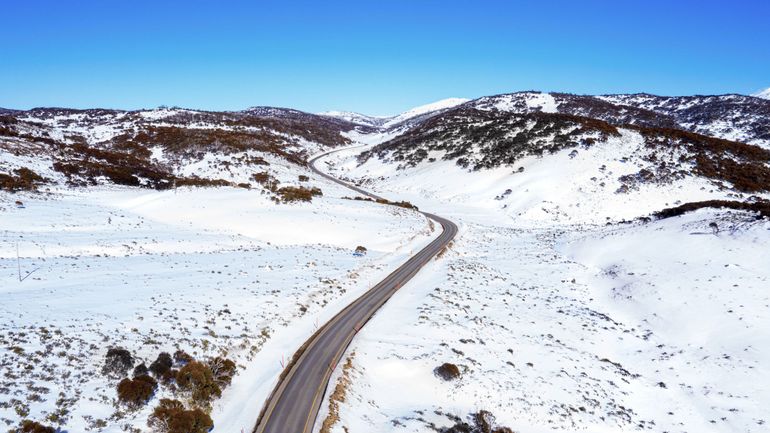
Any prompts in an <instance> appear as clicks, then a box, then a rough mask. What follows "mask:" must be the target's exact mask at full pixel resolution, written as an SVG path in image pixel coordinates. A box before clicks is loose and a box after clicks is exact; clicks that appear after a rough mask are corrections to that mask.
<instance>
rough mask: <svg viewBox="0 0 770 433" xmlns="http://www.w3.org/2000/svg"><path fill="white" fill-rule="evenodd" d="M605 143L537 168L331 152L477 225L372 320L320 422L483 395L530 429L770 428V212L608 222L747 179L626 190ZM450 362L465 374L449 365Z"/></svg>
mask: <svg viewBox="0 0 770 433" xmlns="http://www.w3.org/2000/svg"><path fill="white" fill-rule="evenodd" d="M631 144H633V143H631ZM581 152H582V151H581ZM591 152H594V154H593V155H590V156H587V157H586V158H585V160H581V159H580V156H578V157H577V158H570V157H568V155H567V153H568V152H563V154H561V153H560V154H556V155H553V156H549V157H548V158H543V159H537V158H532V159H529V160H526V161H522V165H523V166H525V167H526V170H525V171H524V172H523V173H512V172H511V170H510V169H507V170H504V169H499V170H497V171H491V172H490V171H485V172H481V173H467V172H464V171H463V170H461V169H459V168H457V167H456V166H454V163H453V162H438V163H434V164H422V165H419V166H417V167H415V168H413V169H407V170H404V171H402V172H394V171H393V166H386V165H384V164H380V163H379V162H378V161H374V160H370V161H369V162H367V163H366V164H364V165H363V166H359V165H358V164H357V163H356V162H355V160H354V158H353V157H354V155H355V153H356V152H349V153H347V154H345V153H341V154H338V155H335V156H332V157H330V158H329V159H328V161H329V162H330V163H331V165H327V168H328V169H329V170H330V171H331V172H335V173H336V174H337V175H340V176H343V177H349V178H351V179H354V180H356V181H358V182H360V183H362V184H363V185H366V186H367V187H369V188H372V189H374V190H375V191H376V192H378V193H381V194H383V195H385V196H387V197H391V198H394V199H406V200H410V201H412V202H413V203H415V204H417V205H419V206H420V208H421V209H425V210H430V211H431V212H435V213H437V214H439V215H441V216H444V217H447V218H450V219H452V220H453V221H455V222H456V223H458V225H459V226H460V227H461V230H460V233H459V235H458V238H457V239H456V241H455V242H454V245H453V247H452V248H451V249H450V251H449V252H448V253H447V254H445V255H444V256H443V258H441V259H439V260H437V261H435V262H434V263H433V265H432V266H429V267H426V268H425V270H424V271H423V272H421V273H420V274H419V275H418V276H417V277H416V278H415V279H414V280H413V281H411V282H410V283H409V284H407V285H406V286H405V287H404V288H403V289H402V290H401V291H400V292H399V293H398V294H396V295H395V296H394V297H393V298H392V300H391V301H390V302H389V303H388V304H386V306H385V307H384V308H383V309H382V310H381V311H380V312H379V313H378V314H377V315H376V316H375V318H374V319H373V320H372V321H371V322H370V323H369V324H368V325H367V327H365V328H364V329H363V331H362V332H361V333H360V334H359V337H358V338H357V339H356V340H355V341H354V344H353V345H352V346H351V348H350V349H349V351H348V353H347V355H346V356H347V361H348V363H347V367H346V368H345V369H344V373H343V372H342V371H338V372H337V376H336V377H335V378H334V381H333V382H332V383H331V384H330V389H329V392H328V394H327V395H332V398H331V399H330V401H328V402H327V403H325V405H324V410H325V413H324V414H323V415H324V416H327V415H329V414H330V413H331V414H332V416H328V417H327V418H326V420H327V422H326V425H323V427H322V423H321V422H318V423H317V424H316V431H320V430H322V431H323V432H324V433H327V432H394V431H399V432H431V431H435V430H436V429H440V428H446V427H451V426H452V425H454V424H455V423H456V422H457V421H458V417H459V420H462V421H467V422H470V418H469V415H470V414H472V413H477V412H478V411H480V410H486V411H490V412H491V413H493V414H494V415H495V417H496V418H497V423H498V424H499V425H501V426H507V427H510V428H511V429H513V431H522V432H546V431H565V432H568V431H570V432H571V431H588V432H617V431H655V432H706V431H708V432H712V431H713V432H765V431H770V427H768V423H770V417H768V415H767V413H768V412H767V406H768V404H770V391H769V390H768V387H767V386H766V383H769V382H770V344H768V343H770V290H769V289H768V288H770V256H768V254H767V245H768V244H770V223H767V222H757V221H754V220H753V219H752V218H751V217H750V216H747V215H746V214H741V213H734V212H728V211H713V210H701V211H698V212H695V213H692V214H688V215H685V216H682V217H677V218H672V219H667V220H661V221H653V222H650V223H646V224H644V223H641V222H633V223H629V224H617V223H615V224H611V225H605V221H606V220H611V221H619V220H622V219H626V218H628V219H630V218H633V216H642V215H647V214H648V213H649V212H651V211H653V210H659V209H661V208H663V207H666V206H674V205H675V203H677V202H678V201H693V200H698V199H707V198H720V197H725V196H727V194H729V193H726V192H721V191H715V190H714V189H713V188H709V185H708V184H706V183H705V182H704V183H700V181H698V180H697V179H688V180H686V181H683V182H681V183H678V184H673V185H666V186H651V187H649V189H648V190H645V189H641V190H639V191H635V192H632V193H631V194H628V195H620V196H619V195H617V194H614V190H615V188H614V185H607V188H604V187H603V186H602V187H600V186H598V183H599V182H597V181H596V180H591V179H590V177H592V173H591V170H590V169H595V168H596V167H595V166H596V165H598V164H597V163H599V162H605V161H606V165H607V167H608V168H607V169H606V170H607V171H610V170H612V171H614V176H612V177H610V176H608V177H607V179H605V180H604V181H605V182H607V183H609V182H610V181H611V180H612V178H616V177H617V176H619V175H622V174H624V173H623V172H622V171H621V170H623V169H624V168H623V167H625V166H626V165H628V164H626V163H625V162H624V163H619V162H617V161H616V160H614V159H613V158H612V154H611V153H610V152H611V149H610V148H609V147H607V148H602V147H598V148H596V149H594V150H591ZM591 161H592V162H591ZM587 164H593V166H591V167H587ZM625 170H628V171H632V170H634V167H628V168H625ZM407 179H409V181H408V180H407ZM559 185H560V187H559ZM508 188H511V189H512V190H513V192H512V193H510V194H502V199H500V198H496V197H500V196H501V193H503V192H504V191H505V190H506V189H508ZM589 188H590V189H589ZM603 190H606V191H605V192H603ZM613 199H614V200H613ZM711 223H716V224H717V227H718V228H719V232H718V233H716V234H714V229H713V228H712V227H710V224H711ZM444 363H451V364H454V365H456V366H457V367H458V369H459V371H460V372H461V375H460V377H459V378H456V379H454V380H449V381H446V380H444V379H443V378H440V377H439V376H438V375H437V374H435V373H434V369H436V368H437V367H439V366H441V365H442V364H444ZM338 385H340V386H338ZM334 391H336V392H334Z"/></svg>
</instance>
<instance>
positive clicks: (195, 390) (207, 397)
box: [176, 361, 222, 406]
mask: <svg viewBox="0 0 770 433" xmlns="http://www.w3.org/2000/svg"><path fill="white" fill-rule="evenodd" d="M176 383H177V386H179V389H180V390H182V391H183V392H187V393H189V394H190V397H191V398H192V400H193V401H195V402H196V403H198V404H201V405H204V406H205V405H208V403H209V402H210V401H211V400H213V399H215V398H218V397H220V396H222V389H221V388H220V387H219V385H218V384H217V382H216V380H215V379H214V373H213V372H212V371H211V368H209V366H208V365H206V364H203V363H201V362H198V361H191V362H189V363H188V364H187V365H185V366H184V367H182V368H180V369H179V372H178V373H177V374H176Z"/></svg>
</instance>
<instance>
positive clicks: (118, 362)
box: [102, 347, 134, 377]
mask: <svg viewBox="0 0 770 433" xmlns="http://www.w3.org/2000/svg"><path fill="white" fill-rule="evenodd" d="M133 366H134V357H133V356H131V352H129V351H128V350H126V349H124V348H122V347H113V348H111V349H109V350H107V355H105V356H104V367H102V374H105V375H108V376H112V377H121V376H125V375H126V373H128V371H129V370H131V368H132V367H133Z"/></svg>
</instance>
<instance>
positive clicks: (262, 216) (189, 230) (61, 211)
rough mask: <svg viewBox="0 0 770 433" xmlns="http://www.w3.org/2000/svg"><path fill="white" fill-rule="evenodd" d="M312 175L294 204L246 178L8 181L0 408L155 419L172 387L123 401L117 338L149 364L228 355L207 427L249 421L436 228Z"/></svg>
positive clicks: (8, 416)
mask: <svg viewBox="0 0 770 433" xmlns="http://www.w3.org/2000/svg"><path fill="white" fill-rule="evenodd" d="M295 176H296V175H295ZM318 184H319V185H320V186H321V187H322V189H323V191H324V197H321V198H316V199H314V201H313V202H312V203H309V204H292V205H276V204H274V203H273V202H271V201H270V200H269V199H268V198H267V197H265V196H264V195H262V194H259V192H258V191H256V190H244V189H240V188H216V189H190V188H180V189H179V190H177V191H161V192H158V191H152V190H139V189H133V188H128V187H109V186H102V187H96V188H92V189H88V190H77V189H75V190H73V189H54V190H53V191H51V192H49V193H41V194H34V195H26V194H15V195H8V194H6V193H3V194H2V195H0V233H2V237H1V238H0V294H2V297H3V302H2V304H0V323H2V325H1V326H0V360H2V363H1V365H0V390H2V392H0V395H2V397H0V422H2V423H3V425H5V424H7V425H8V426H12V425H16V423H18V421H19V420H20V419H24V418H28V419H36V420H41V421H46V422H50V423H51V424H55V425H62V426H65V427H66V430H67V431H69V432H80V431H124V430H130V429H132V428H140V429H142V430H146V420H147V415H148V413H149V412H150V411H151V408H152V407H153V404H152V403H153V402H154V401H156V400H157V399H159V398H163V397H165V395H164V393H166V392H167V391H165V388H161V389H162V391H161V392H160V393H159V395H157V396H155V397H154V398H153V401H151V402H150V404H149V405H147V406H146V407H145V408H144V409H142V410H139V411H136V412H130V411H125V410H122V409H121V408H120V407H119V406H118V405H117V401H116V392H115V385H116V383H117V380H115V379H108V378H106V377H105V376H104V375H102V374H101V367H102V365H103V362H104V355H105V353H106V350H107V348H109V347H114V346H115V347H117V346H119V347H124V348H126V349H128V350H129V351H130V352H131V353H132V354H133V355H134V357H135V358H137V359H138V360H139V361H143V362H145V363H146V364H147V365H149V363H150V362H152V361H153V360H154V359H155V357H156V356H157V355H158V353H160V352H161V351H165V352H170V353H174V351H176V350H177V349H182V350H184V351H186V352H188V353H189V354H191V355H193V356H194V357H196V358H199V359H203V358H206V357H210V356H216V355H224V356H227V357H229V358H231V359H234V360H235V361H236V362H237V365H238V375H237V376H236V377H235V379H234V381H233V384H232V386H231V387H229V388H227V389H226V390H225V392H224V395H223V396H222V398H221V399H220V400H218V401H217V402H215V404H214V407H213V412H212V418H213V419H214V422H215V430H214V431H216V432H220V431H221V432H228V433H229V432H238V431H240V430H241V428H245V429H246V430H248V429H249V428H250V426H252V425H253V423H254V421H255V420H256V416H257V414H258V413H259V410H260V408H261V406H262V403H263V401H264V399H265V398H266V397H267V395H268V393H269V391H270V390H271V389H272V387H273V386H274V384H275V381H276V380H277V377H278V374H279V373H280V370H281V363H282V362H285V361H286V360H288V359H289V358H290V357H291V355H292V354H293V352H294V351H295V350H296V348H297V347H299V346H300V345H301V343H302V342H304V340H305V339H306V338H307V337H308V336H309V335H310V334H311V333H312V332H313V331H314V329H315V328H316V327H317V326H318V325H319V324H322V323H324V321H325V320H327V319H328V318H329V317H331V316H332V315H333V314H334V313H336V312H337V311H338V310H339V309H341V308H342V306H344V305H345V304H347V303H348V302H349V301H350V300H352V299H353V298H354V297H355V296H356V295H357V294H360V293H361V292H362V291H363V290H365V289H366V288H368V287H369V286H370V284H371V283H373V282H376V281H378V280H379V279H380V278H381V277H383V276H384V275H387V273H389V272H390V271H391V270H392V269H393V268H394V267H395V266H397V265H398V264H400V263H401V262H403V261H405V260H406V258H407V257H408V256H409V255H410V254H412V253H413V252H414V251H416V250H418V249H419V248H420V247H421V246H422V245H424V244H426V243H427V242H429V241H430V240H431V239H432V238H433V236H435V234H434V233H432V229H431V228H430V226H429V224H428V222H427V220H426V219H425V218H424V217H423V216H422V215H420V214H418V213H416V212H413V211H407V210H404V209H401V208H397V207H393V206H382V205H376V204H373V203H367V202H357V201H352V200H346V199H342V198H341V197H343V196H345V195H349V193H348V191H347V190H345V189H343V188H340V187H338V186H337V185H336V184H333V183H330V182H323V181H319V183H318ZM16 200H22V201H23V202H24V204H25V208H24V209H19V208H17V207H16V206H15V205H14V202H15V201H16ZM358 245H363V246H366V247H367V248H368V249H369V252H368V255H367V256H366V257H363V258H357V257H353V256H352V254H351V252H352V250H353V249H354V248H355V247H356V246H358ZM17 251H18V256H17ZM20 276H21V278H20ZM20 279H23V281H20ZM8 428H10V427H8Z"/></svg>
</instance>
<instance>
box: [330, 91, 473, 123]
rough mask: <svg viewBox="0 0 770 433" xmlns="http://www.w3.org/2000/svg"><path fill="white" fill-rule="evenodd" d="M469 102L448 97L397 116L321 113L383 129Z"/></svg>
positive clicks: (344, 112)
mask: <svg viewBox="0 0 770 433" xmlns="http://www.w3.org/2000/svg"><path fill="white" fill-rule="evenodd" d="M465 102H468V99H464V98H447V99H442V100H440V101H436V102H433V103H430V104H425V105H420V106H419V107H414V108H412V109H411V110H408V111H405V112H403V113H401V114H398V115H395V116H367V115H365V114H360V113H354V112H350V111H327V112H325V113H320V114H321V115H322V116H328V117H334V118H337V119H342V120H345V121H348V122H352V123H354V124H357V125H363V126H369V127H373V128H381V129H395V128H403V127H408V126H410V125H411V124H414V123H415V121H419V120H420V119H423V118H426V117H430V116H432V115H434V114H437V113H439V112H442V111H445V110H448V109H450V108H453V107H456V106H458V105H460V104H463V103H465Z"/></svg>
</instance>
